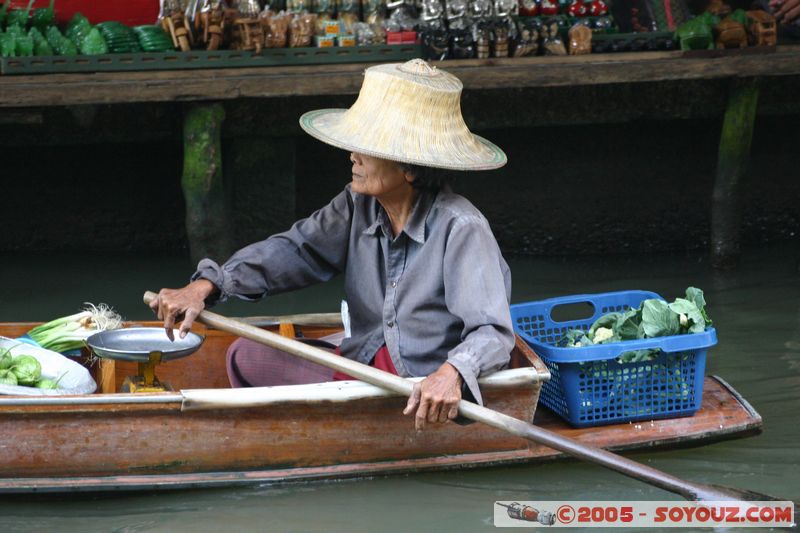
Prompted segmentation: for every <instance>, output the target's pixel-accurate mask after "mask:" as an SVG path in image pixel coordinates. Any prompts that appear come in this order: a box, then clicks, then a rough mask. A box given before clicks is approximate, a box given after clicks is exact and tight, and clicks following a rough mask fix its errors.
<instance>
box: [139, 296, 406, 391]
mask: <svg viewBox="0 0 800 533" xmlns="http://www.w3.org/2000/svg"><path fill="white" fill-rule="evenodd" d="M156 297H157V295H156V293H154V292H151V291H147V292H145V293H144V303H146V304H148V305H149V304H150V302H152V301H153V300H155V298H156ZM197 320H198V321H200V322H202V323H203V324H206V325H208V326H212V327H215V328H217V329H220V330H223V331H227V332H228V333H233V334H234V335H237V336H239V337H244V338H245V339H250V340H252V341H255V342H259V343H261V344H266V345H268V346H272V347H273V348H277V349H279V350H283V351H284V352H288V353H290V354H292V355H296V356H297V357H300V358H302V359H305V360H307V361H311V362H313V363H317V364H318V365H322V366H326V367H328V368H331V369H333V370H337V371H339V372H344V373H345V374H347V375H350V376H353V377H354V378H356V379H360V380H361V381H365V382H367V383H371V384H372V385H377V386H378V387H383V388H385V389H389V390H391V391H393V392H396V393H398V394H402V395H404V396H410V395H411V391H412V390H413V389H414V384H413V383H412V382H410V381H408V380H406V379H404V378H401V377H400V376H395V375H393V374H389V373H388V372H383V371H382V370H377V369H375V368H373V367H371V366H367V365H364V364H362V363H359V362H358V361H353V360H352V359H348V358H346V357H341V356H338V355H335V354H332V353H330V352H328V351H325V350H322V349H320V348H316V347H314V346H309V345H307V344H303V343H302V342H298V341H296V340H294V339H290V338H288V337H283V336H281V335H278V334H277V333H272V332H271V331H267V330H265V329H261V328H257V327H255V326H251V325H249V324H244V323H242V322H239V321H238V320H233V319H231V318H228V317H224V316H222V315H218V314H217V313H212V312H211V311H202V312H201V313H200V315H199V316H198V317H197Z"/></svg>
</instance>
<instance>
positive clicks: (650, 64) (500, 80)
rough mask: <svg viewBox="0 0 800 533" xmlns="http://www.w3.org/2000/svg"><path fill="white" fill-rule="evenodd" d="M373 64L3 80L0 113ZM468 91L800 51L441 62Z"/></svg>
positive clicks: (729, 65)
mask: <svg viewBox="0 0 800 533" xmlns="http://www.w3.org/2000/svg"><path fill="white" fill-rule="evenodd" d="M368 66H369V64H366V63H356V64H342V65H315V66H291V67H258V68H237V69H200V70H192V71H151V72H106V73H94V74H84V73H81V74H42V75H17V76H0V107H36V106H67V105H85V104H119V103H134V102H176V101H203V100H230V99H235V98H273V97H286V96H298V95H302V96H316V95H349V94H357V93H358V90H359V89H360V87H361V81H362V78H363V71H364V69H365V68H366V67H368ZM438 66H440V67H441V68H444V69H447V70H448V71H449V72H451V73H453V74H454V75H456V76H458V77H459V78H460V79H461V80H462V81H463V83H464V87H465V89H467V90H475V89H506V88H532V87H533V88H535V87H558V86H578V85H606V84H623V83H648V82H659V81H667V80H714V79H726V78H728V79H732V78H769V77H776V76H796V75H800V46H782V47H778V48H777V49H775V50H774V51H772V52H771V53H753V51H752V50H749V49H747V50H745V52H744V53H738V51H732V52H730V53H725V54H723V55H719V56H718V57H715V56H714V53H713V52H709V53H706V54H698V55H693V56H686V55H683V54H682V53H681V52H636V53H621V54H593V55H587V56H565V57H530V58H508V59H468V60H454V61H445V62H441V63H438Z"/></svg>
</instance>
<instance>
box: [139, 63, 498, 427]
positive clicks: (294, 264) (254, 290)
mask: <svg viewBox="0 0 800 533" xmlns="http://www.w3.org/2000/svg"><path fill="white" fill-rule="evenodd" d="M461 89H462V85H461V82H460V81H459V80H458V79H457V78H455V77H454V76H452V75H450V74H447V73H446V72H443V71H441V70H438V69H436V68H432V67H430V66H428V64H427V63H425V62H424V61H421V60H413V61H409V62H408V63H405V64H391V65H379V66H376V67H371V68H369V69H367V71H366V73H365V77H364V83H363V85H362V88H361V92H360V93H359V96H358V99H357V101H356V102H355V104H353V106H352V107H351V108H350V109H349V110H336V109H323V110H319V111H312V112H310V113H306V114H305V115H303V117H301V119H300V124H301V126H302V127H303V129H304V130H305V131H306V132H308V133H309V134H311V135H312V136H314V137H316V138H318V139H320V140H322V141H323V142H326V143H328V144H331V145H333V146H337V147H339V148H343V149H345V150H349V151H350V152H351V153H350V161H351V163H352V182H351V183H350V184H348V185H347V186H346V187H345V189H344V190H343V191H342V192H341V193H340V194H339V195H337V196H336V197H335V198H334V199H333V200H332V201H331V203H330V204H328V205H327V206H325V207H323V208H322V209H320V210H319V211H317V212H315V213H314V214H312V215H311V216H310V217H309V218H306V219H303V220H301V221H299V222H297V223H295V224H294V226H293V227H292V228H291V229H290V230H289V231H287V232H285V233H281V234H278V235H274V236H272V237H270V238H268V239H266V240H265V241H261V242H258V243H255V244H252V245H250V246H247V247H245V248H243V249H242V250H240V251H238V252H236V253H235V254H234V255H233V256H232V257H231V258H230V259H229V260H228V261H227V262H226V263H225V264H224V265H221V266H220V265H218V264H217V263H215V262H213V261H211V260H209V259H204V260H202V261H201V262H200V263H199V265H198V270H197V272H195V274H194V275H193V276H192V282H191V283H190V284H189V285H187V286H186V287H184V288H182V289H177V290H171V289H162V291H161V292H160V293H159V297H158V298H157V299H156V300H154V301H153V303H152V304H151V307H152V308H153V309H154V310H155V311H156V312H157V314H158V317H159V319H163V320H164V326H165V327H166V328H167V334H168V335H170V336H171V335H172V327H173V325H174V324H175V321H176V320H178V319H179V318H180V317H183V323H182V325H181V327H180V335H181V336H183V335H185V334H186V332H187V331H188V330H189V328H190V327H191V325H192V322H193V321H194V319H195V318H196V317H197V315H198V314H199V313H200V311H201V310H202V309H203V308H204V307H205V305H207V304H213V303H217V302H222V301H224V300H226V299H227V298H229V297H231V296H235V297H237V298H241V299H245V300H258V299H260V298H263V297H265V296H270V295H274V294H278V293H280V292H284V291H289V290H294V289H298V288H301V287H306V286H309V285H311V284H313V283H317V282H320V281H325V280H328V279H330V278H332V277H333V276H335V275H336V274H339V273H343V274H344V277H345V293H346V296H347V302H348V305H349V310H350V320H351V324H352V327H351V329H352V331H351V334H350V336H349V337H347V338H345V339H344V340H343V341H342V343H341V346H340V347H339V350H340V353H341V355H343V356H344V357H348V358H350V359H355V360H357V361H360V362H362V363H366V364H371V365H373V366H376V367H378V368H381V369H383V370H386V371H389V372H393V373H395V374H398V375H401V376H427V377H426V378H425V379H424V380H423V381H422V382H420V383H419V384H418V385H417V386H416V387H415V389H414V393H413V394H412V396H411V397H410V398H409V401H408V404H407V406H406V409H405V410H404V413H405V414H409V415H410V414H414V415H415V425H416V427H417V429H419V430H421V429H423V428H424V427H425V424H426V422H430V423H436V422H438V423H441V422H446V421H448V420H450V419H453V418H455V417H456V416H457V413H458V402H459V400H460V399H461V398H462V385H463V392H464V393H466V394H467V396H468V397H471V398H470V399H474V400H475V401H478V402H480V401H481V396H480V390H479V389H478V384H477V378H478V376H480V375H481V374H486V373H491V372H494V371H496V370H498V369H500V368H503V367H504V366H505V365H506V364H507V363H508V360H509V354H510V352H511V349H512V348H513V345H514V334H513V329H512V325H511V317H510V314H509V309H508V304H509V299H510V293H511V275H510V272H509V270H508V266H507V264H506V262H505V261H504V260H503V257H502V255H501V254H500V250H499V248H498V246H497V242H496V241H495V239H494V237H493V235H492V233H491V230H490V228H489V224H488V223H487V221H486V219H485V218H484V217H483V216H482V215H481V214H480V212H479V211H478V210H477V209H476V208H475V207H474V206H473V205H472V204H470V203H469V202H468V201H467V200H466V199H464V198H462V197H460V196H458V195H456V194H453V193H452V192H451V191H450V190H449V189H448V188H447V187H445V186H442V182H441V179H440V178H439V177H437V175H436V172H437V170H436V169H455V170H486V169H493V168H498V167H500V166H502V165H504V164H505V162H506V157H505V154H503V152H502V151H501V150H500V149H499V148H498V147H496V146H495V145H493V144H492V143H490V142H489V141H486V140H485V139H482V138H480V137H478V136H476V135H473V134H472V133H470V132H469V130H468V128H467V127H466V125H465V124H464V121H463V118H462V117H461V108H460V96H461ZM228 371H229V377H230V379H231V383H232V384H233V385H234V386H236V385H253V386H259V385H274V384H279V383H285V384H289V383H313V382H320V381H328V380H330V379H336V378H337V377H340V376H336V375H334V373H333V371H330V370H328V369H326V368H322V367H319V366H318V365H314V364H312V363H308V362H306V361H303V360H301V359H298V358H293V357H291V356H289V355H288V354H282V353H280V352H277V351H276V350H273V349H270V348H267V347H263V346H261V345H258V344H256V343H253V342H251V341H246V340H243V339H240V340H238V341H236V342H235V343H234V345H233V346H232V347H231V349H230V350H229V352H228ZM276 376H277V377H276Z"/></svg>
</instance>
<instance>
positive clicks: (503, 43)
mask: <svg viewBox="0 0 800 533" xmlns="http://www.w3.org/2000/svg"><path fill="white" fill-rule="evenodd" d="M492 36H493V42H494V47H493V53H492V56H493V57H508V41H509V31H508V26H507V25H505V24H496V25H495V27H494V30H493V31H492Z"/></svg>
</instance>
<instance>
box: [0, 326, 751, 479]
mask: <svg viewBox="0 0 800 533" xmlns="http://www.w3.org/2000/svg"><path fill="white" fill-rule="evenodd" d="M28 326H29V325H6V326H5V327H4V326H3V325H0V334H2V335H6V336H13V335H19V334H21V333H22V332H24V331H26V330H27V329H26V328H27V327H28ZM204 333H205V335H206V343H205V344H204V346H203V348H202V349H201V351H200V352H198V353H196V354H195V355H193V356H191V357H188V358H186V359H182V360H177V361H173V362H170V363H168V364H167V365H164V372H162V371H161V370H159V375H160V376H162V377H164V376H166V378H167V379H170V380H171V381H173V384H176V385H177V387H175V388H176V389H183V391H182V392H165V393H145V394H116V393H110V391H114V390H117V388H118V387H119V385H120V384H121V382H122V380H123V379H124V377H125V375H126V374H127V373H129V372H130V371H132V368H129V366H126V364H119V363H116V364H115V363H114V362H111V361H103V362H100V363H97V364H95V365H94V366H93V370H94V373H95V376H96V379H97V381H98V384H99V386H100V391H99V393H98V394H91V395H84V396H76V397H58V398H43V399H38V400H37V399H31V398H21V397H17V398H12V397H3V398H0V449H2V450H3V455H4V461H3V462H2V464H0V492H4V493H28V492H72V491H111V490H150V489H179V488H188V487H193V488H198V487H214V486H227V485H231V486H235V485H244V484H262V483H279V482H289V481H297V480H312V479H330V478H344V477H361V476H373V475H383V474H392V473H399V472H414V471H425V470H433V469H447V468H465V467H466V468H472V467H479V466H489V465H497V464H508V463H518V462H535V461H543V460H551V459H555V458H558V457H560V456H561V454H560V452H557V451H555V450H552V449H550V448H547V447H545V446H541V445H538V444H535V443H532V442H529V441H527V440H524V439H520V438H518V437H514V436H511V435H509V434H507V433H504V432H502V431H499V430H496V429H493V428H490V427H488V426H484V425H482V424H477V423H475V424H469V425H459V424H456V423H453V422H451V423H448V424H444V425H437V426H432V427H429V428H428V429H426V430H425V431H423V432H417V431H415V430H414V427H413V419H411V418H409V417H406V416H403V415H402V409H403V407H404V406H405V403H406V400H405V398H402V397H399V396H397V395H394V394H392V393H389V392H386V391H382V390H381V389H379V388H377V387H372V386H371V385H367V384H364V383H360V382H338V383H329V384H314V385H304V386H293V387H271V388H263V389H247V390H246V391H245V392H243V391H244V390H243V389H238V390H231V389H227V391H226V390H224V389H221V387H222V386H223V385H222V384H223V383H224V381H223V380H224V376H225V373H224V372H225V370H224V354H225V348H226V347H227V345H229V344H230V342H232V341H233V338H232V337H230V336H226V335H225V334H223V333H222V332H217V331H207V332H204ZM316 333H322V334H324V333H325V331H322V330H320V331H317V332H316ZM512 366H513V367H515V368H516V369H515V370H509V371H506V372H505V374H506V375H507V376H510V378H509V379H505V380H503V379H497V380H496V381H492V380H494V379H495V376H499V375H500V374H502V373H498V374H495V375H494V376H491V377H490V378H488V379H487V380H486V382H485V385H483V384H482V391H483V395H484V399H485V401H486V404H487V406H488V407H490V408H492V409H496V410H498V411H501V412H503V413H506V414H509V415H511V416H514V417H516V418H520V419H523V420H529V421H530V420H533V419H534V415H535V414H536V404H537V400H538V397H539V391H540V388H541V384H542V382H543V381H544V380H546V379H547V378H548V377H549V375H548V373H547V369H546V368H545V367H544V365H543V364H542V362H541V361H540V360H539V359H538V357H536V355H535V354H534V353H533V352H531V351H530V349H529V348H528V347H527V346H526V345H525V344H524V343H522V342H521V341H520V342H519V343H518V345H517V347H516V348H515V351H514V353H513V354H512ZM198 386H199V387H207V388H206V389H200V390H186V389H188V388H189V387H198ZM204 391H205V392H204ZM247 391H252V392H247ZM259 391H260V392H259ZM251 394H252V395H253V396H254V397H255V396H256V394H260V396H259V404H258V406H252V405H251V406H248V407H235V406H233V404H228V406H225V402H222V403H220V402H219V399H220V397H223V399H224V397H225V396H232V397H235V398H241V397H243V396H244V397H247V396H249V395H251ZM204 397H206V398H211V401H210V403H209V402H206V403H205V404H204V403H203V402H202V401H197V399H198V398H200V399H201V400H202V398H204ZM536 423H537V424H539V425H542V426H543V427H546V428H547V429H551V430H553V431H556V432H558V433H561V434H563V435H565V436H568V437H571V438H575V439H577V440H578V441H580V442H583V443H586V444H591V445H594V446H598V447H603V448H607V449H612V450H631V449H639V448H647V449H650V448H654V447H667V446H689V445H697V444H703V443H707V442H711V441H714V440H721V439H727V438H734V437H740V436H745V435H751V434H755V433H758V432H759V431H760V429H761V418H760V416H759V415H758V413H756V412H755V411H754V410H753V409H752V408H751V407H750V406H749V405H748V404H747V402H745V401H744V400H743V399H742V398H741V397H740V396H739V395H738V394H736V392H735V391H734V390H733V389H732V388H730V387H729V386H728V385H727V384H725V383H724V382H723V381H722V380H720V379H718V378H706V382H705V391H704V397H703V407H702V408H701V409H700V411H698V413H697V414H696V415H695V416H693V417H687V418H680V419H670V420H658V421H654V422H644V423H639V424H629V423H626V424H619V425H611V426H602V427H598V428H586V429H575V428H571V427H569V426H568V425H566V424H565V423H564V422H563V421H561V420H560V419H558V418H557V417H555V416H554V415H552V413H549V412H547V411H544V412H541V413H539V415H538V416H537V417H536Z"/></svg>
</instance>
